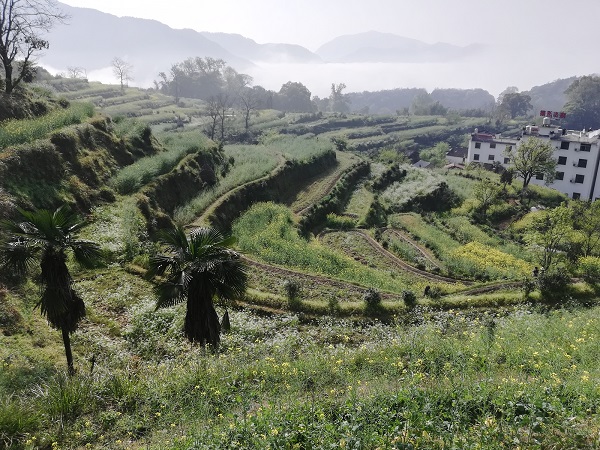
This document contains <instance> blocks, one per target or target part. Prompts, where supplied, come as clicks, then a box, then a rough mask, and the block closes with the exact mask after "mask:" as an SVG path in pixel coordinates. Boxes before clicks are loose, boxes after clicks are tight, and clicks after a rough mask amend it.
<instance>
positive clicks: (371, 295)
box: [363, 288, 381, 308]
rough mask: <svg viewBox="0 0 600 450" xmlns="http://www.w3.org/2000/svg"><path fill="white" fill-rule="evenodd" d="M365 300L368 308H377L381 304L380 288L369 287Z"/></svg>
mask: <svg viewBox="0 0 600 450" xmlns="http://www.w3.org/2000/svg"><path fill="white" fill-rule="evenodd" d="M363 300H364V301H365V303H366V305H367V308H375V307H377V306H379V305H380V304H381V294H380V293H379V291H378V290H376V289H373V288H369V289H367V290H366V291H365V293H364V294H363Z"/></svg>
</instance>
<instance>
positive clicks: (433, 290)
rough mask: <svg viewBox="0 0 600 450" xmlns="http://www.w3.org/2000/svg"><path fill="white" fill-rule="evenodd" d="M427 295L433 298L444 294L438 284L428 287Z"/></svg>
mask: <svg viewBox="0 0 600 450" xmlns="http://www.w3.org/2000/svg"><path fill="white" fill-rule="evenodd" d="M425 295H427V297H429V298H431V299H438V298H440V297H441V296H442V290H441V289H440V288H439V287H438V286H432V287H430V288H429V289H426V293H425Z"/></svg>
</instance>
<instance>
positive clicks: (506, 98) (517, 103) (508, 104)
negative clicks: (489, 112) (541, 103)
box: [498, 92, 532, 119]
mask: <svg viewBox="0 0 600 450" xmlns="http://www.w3.org/2000/svg"><path fill="white" fill-rule="evenodd" d="M531 108H532V106H531V97H530V96H529V95H527V94H520V93H518V92H508V93H506V94H504V95H503V97H502V102H501V103H500V106H499V107H498V109H499V111H500V114H501V115H503V116H509V117H510V118H511V119H514V118H515V117H517V116H524V115H526V114H527V112H528V111H529V110H530V109H531Z"/></svg>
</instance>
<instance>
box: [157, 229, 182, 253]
mask: <svg viewBox="0 0 600 450" xmlns="http://www.w3.org/2000/svg"><path fill="white" fill-rule="evenodd" d="M157 238H158V241H159V242H161V243H163V244H165V245H166V246H167V247H168V250H169V251H171V252H174V253H186V252H187V251H188V247H189V242H188V239H187V236H186V234H185V230H184V229H183V227H181V226H179V225H177V226H175V227H174V228H171V229H169V230H162V231H160V232H159V233H158V236H157Z"/></svg>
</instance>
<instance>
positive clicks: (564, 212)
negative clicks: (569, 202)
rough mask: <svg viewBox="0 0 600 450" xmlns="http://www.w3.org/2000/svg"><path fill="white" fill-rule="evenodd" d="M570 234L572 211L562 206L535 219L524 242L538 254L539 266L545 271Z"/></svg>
mask: <svg viewBox="0 0 600 450" xmlns="http://www.w3.org/2000/svg"><path fill="white" fill-rule="evenodd" d="M572 234H573V218H572V211H571V209H569V208H568V207H567V206H566V205H564V204H563V205H561V206H558V207H556V208H554V209H550V210H547V211H543V212H542V213H541V214H540V215H539V216H538V217H535V218H534V220H533V222H532V223H531V225H530V226H529V227H528V229H527V231H526V233H525V241H526V242H527V244H529V246H530V247H531V248H532V249H533V250H534V251H535V252H536V253H537V254H538V257H539V264H540V266H541V267H542V268H543V269H544V270H546V271H547V270H548V269H549V268H550V267H551V266H552V264H553V263H555V262H556V257H557V256H558V255H559V254H560V252H561V249H562V248H563V247H564V245H565V244H567V242H568V241H569V240H570V239H571V237H572Z"/></svg>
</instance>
